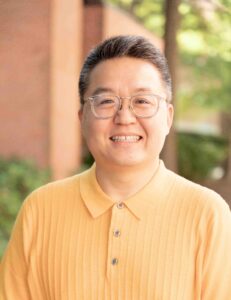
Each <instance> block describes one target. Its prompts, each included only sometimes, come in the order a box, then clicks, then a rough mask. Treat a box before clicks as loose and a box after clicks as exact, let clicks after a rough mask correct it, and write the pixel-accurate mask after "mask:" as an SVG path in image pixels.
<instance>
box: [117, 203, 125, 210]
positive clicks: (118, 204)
mask: <svg viewBox="0 0 231 300" xmlns="http://www.w3.org/2000/svg"><path fill="white" fill-rule="evenodd" d="M116 205H117V208H119V209H121V208H124V203H123V202H118V203H117V204H116Z"/></svg>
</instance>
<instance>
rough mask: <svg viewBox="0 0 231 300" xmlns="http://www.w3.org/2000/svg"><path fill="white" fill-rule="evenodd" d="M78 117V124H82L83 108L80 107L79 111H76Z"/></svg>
mask: <svg viewBox="0 0 231 300" xmlns="http://www.w3.org/2000/svg"><path fill="white" fill-rule="evenodd" d="M78 117H79V121H80V123H81V122H82V119H83V107H82V106H81V107H80V109H79V111H78Z"/></svg>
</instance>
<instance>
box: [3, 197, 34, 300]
mask: <svg viewBox="0 0 231 300" xmlns="http://www.w3.org/2000/svg"><path fill="white" fill-rule="evenodd" d="M29 200H31V199H26V200H25V201H24V203H23V205H22V207H21V209H20V212H19V214H18V216H17V219H16V222H15V225H14V227H13V231H12V234H11V238H10V241H9V243H8V246H7V248H6V251H5V254H4V256H3V259H2V261H1V265H0V300H15V299H19V300H29V299H31V297H30V294H29V288H28V283H27V274H28V262H29V253H30V248H31V244H32V239H33V234H32V231H33V225H32V210H31V206H30V201H29Z"/></svg>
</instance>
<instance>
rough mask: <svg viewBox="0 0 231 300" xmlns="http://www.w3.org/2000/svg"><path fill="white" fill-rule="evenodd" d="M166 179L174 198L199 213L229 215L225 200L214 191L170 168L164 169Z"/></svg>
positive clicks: (230, 215)
mask: <svg viewBox="0 0 231 300" xmlns="http://www.w3.org/2000/svg"><path fill="white" fill-rule="evenodd" d="M166 179H167V182H168V183H169V185H170V187H169V188H170V190H169V192H170V193H171V194H174V198H177V199H179V200H180V201H181V202H185V203H186V204H188V205H190V207H195V209H197V210H198V211H200V213H201V214H206V215H208V216H209V215H219V214H221V215H223V214H226V215H229V218H230V217H231V214H230V209H229V206H228V204H227V202H226V201H225V200H224V199H223V198H222V197H221V196H220V195H219V194H218V193H216V192H215V191H213V190H211V189H209V188H207V187H205V186H202V185H200V184H198V183H195V182H192V181H190V180H188V179H186V178H184V177H182V176H180V175H178V174H176V173H174V172H172V171H170V170H166Z"/></svg>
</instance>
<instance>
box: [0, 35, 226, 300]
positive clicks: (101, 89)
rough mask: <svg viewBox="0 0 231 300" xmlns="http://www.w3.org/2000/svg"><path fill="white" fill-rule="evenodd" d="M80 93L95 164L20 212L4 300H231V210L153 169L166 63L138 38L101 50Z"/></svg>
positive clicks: (163, 126)
mask: <svg viewBox="0 0 231 300" xmlns="http://www.w3.org/2000/svg"><path fill="white" fill-rule="evenodd" d="M79 91H80V100H81V105H82V107H81V109H80V112H79V117H80V120H81V124H82V133H83V136H84V138H85V140H86V143H87V145H88V147H89V150H90V152H91V153H92V155H93V156H94V159H95V164H94V165H93V166H92V167H91V168H90V169H89V170H87V171H85V172H84V173H82V174H79V175H76V176H73V177H70V178H67V179H64V180H61V181H58V182H54V183H51V184H48V185H46V186H44V187H41V188H39V189H38V190H36V191H34V192H33V193H32V194H31V195H30V196H29V197H28V198H27V200H26V201H25V202H24V204H23V207H22V209H21V211H20V214H19V216H18V218H17V222H16V225H15V227H14V230H13V233H12V237H11V240H10V242H9V245H8V248H7V250H6V253H5V256H4V258H3V261H2V265H1V271H0V299H1V300H3V299H4V300H16V299H17V300H18V299H22V300H27V299H36V300H40V299H41V300H42V299H43V300H46V299H55V300H76V299H79V300H83V299H86V300H88V299H89V300H91V299H92V300H96V299H99V300H103V299H115V300H116V299H119V300H120V299H121V300H138V299H140V300H145V299H147V300H149V299H150V300H151V299H152V300H195V299H196V300H199V299H203V300H228V299H231V216H230V211H229V208H228V206H227V204H226V203H225V201H224V200H223V199H222V198H221V197H220V196H219V195H217V194H216V193H215V192H213V191H211V190H209V189H206V188H204V187H202V186H200V185H197V184H195V183H192V182H190V181H188V180H186V179H184V178H182V177H180V176H178V175H176V174H174V173H173V172H171V171H169V170H167V169H166V168H165V166H164V163H163V162H162V161H160V159H159V155H160V152H161V149H162V147H163V144H164V141H165V138H166V135H167V134H168V133H169V130H170V127H171V124H172V119H173V106H172V104H171V102H170V101H171V80H170V76H169V73H168V69H167V64H166V61H165V59H164V57H163V56H162V54H161V53H160V52H159V51H158V50H157V49H156V48H155V47H154V46H153V45H152V44H151V43H149V42H148V41H147V40H145V39H144V38H142V37H137V36H119V37H114V38H111V39H109V40H106V41H104V42H103V43H102V44H100V45H99V46H97V47H96V48H95V49H93V50H92V51H91V53H90V54H89V56H88V57H87V58H86V61H85V63H84V65H83V68H82V71H81V75H80V81H79Z"/></svg>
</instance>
